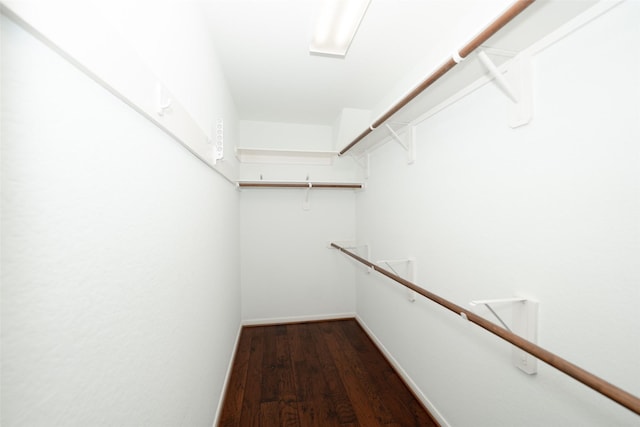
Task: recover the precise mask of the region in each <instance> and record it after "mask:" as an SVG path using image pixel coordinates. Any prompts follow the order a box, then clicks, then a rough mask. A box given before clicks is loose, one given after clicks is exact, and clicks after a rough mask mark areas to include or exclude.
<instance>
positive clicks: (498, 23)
mask: <svg viewBox="0 0 640 427" xmlns="http://www.w3.org/2000/svg"><path fill="white" fill-rule="evenodd" d="M534 1H535V0H518V1H517V2H516V3H515V4H513V5H512V6H511V7H510V8H509V9H507V11H506V12H504V13H503V14H502V15H500V16H499V17H498V18H497V19H496V20H495V21H493V22H492V23H491V24H490V25H489V26H488V27H487V28H485V29H484V31H482V32H481V33H480V34H478V35H477V36H476V37H475V38H474V39H473V40H471V41H470V42H469V43H468V44H467V45H466V46H465V47H463V48H462V49H460V51H459V52H458V55H459V56H460V58H459V59H458V60H457V61H456V59H454V58H450V59H449V60H448V61H447V62H446V63H444V64H443V65H441V66H440V68H438V69H437V70H436V71H434V72H433V73H432V74H431V75H430V76H429V77H427V78H426V79H425V80H423V81H422V83H420V84H419V85H418V86H416V88H415V89H413V90H412V91H411V92H409V93H408V94H407V95H405V96H404V97H403V98H402V99H401V100H400V101H398V102H397V103H396V104H394V105H393V106H392V107H391V108H390V109H389V110H387V112H385V113H384V114H383V115H382V116H381V117H380V118H379V119H378V120H376V121H375V122H374V123H373V124H372V125H371V126H370V127H369V128H367V129H365V130H364V131H363V132H362V133H361V134H360V135H358V136H357V137H356V138H355V139H354V140H353V141H351V142H350V143H349V145H347V146H346V147H344V148H343V149H342V150H340V152H339V153H338V155H339V156H342V155H343V154H345V153H346V152H347V151H349V150H350V149H351V148H353V146H354V145H356V144H357V143H359V142H360V141H362V140H363V139H364V138H365V137H366V136H367V135H369V134H370V133H371V132H373V130H374V129H375V128H377V127H378V126H380V125H381V124H383V123H384V122H386V121H387V120H388V119H389V118H390V117H391V116H393V115H394V114H395V113H397V112H398V111H399V110H400V109H401V108H402V107H404V106H405V105H407V104H408V103H409V102H411V101H412V100H413V99H414V98H415V97H416V96H418V95H420V94H421V93H422V92H423V91H424V90H426V89H427V88H428V87H429V86H431V85H432V84H433V83H435V82H436V81H437V80H438V79H439V78H440V77H442V76H444V75H445V74H446V73H447V72H448V71H449V70H451V69H452V68H453V67H455V66H456V64H457V63H458V62H459V61H460V59H464V58H466V57H467V56H468V55H469V54H470V53H471V52H473V51H474V50H475V49H476V48H478V47H479V46H480V45H481V44H482V43H484V42H486V41H487V40H488V39H489V38H490V37H491V36H493V35H494V34H495V33H497V32H498V30H500V29H501V28H502V27H504V26H505V25H506V24H508V23H509V21H511V20H512V19H513V18H515V17H516V16H518V14H520V12H522V11H523V10H525V9H526V8H527V7H528V6H529V5H531V4H532V3H533V2H534Z"/></svg>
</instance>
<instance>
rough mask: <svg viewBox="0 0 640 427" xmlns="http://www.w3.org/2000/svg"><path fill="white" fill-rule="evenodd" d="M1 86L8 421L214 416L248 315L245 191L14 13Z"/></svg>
mask: <svg viewBox="0 0 640 427" xmlns="http://www.w3.org/2000/svg"><path fill="white" fill-rule="evenodd" d="M76 18H78V19H79V18H80V17H76ZM194 25H197V24H196V23H194ZM87 37H88V35H87ZM201 53H203V52H201ZM164 54H165V55H168V56H171V54H172V53H171V51H165V52H164ZM178 65H179V64H176V65H175V66H176V67H177V66H178ZM180 66H181V67H183V68H182V69H181V71H176V72H182V73H183V78H185V79H189V78H198V79H200V78H208V79H214V76H213V75H209V76H208V77H207V76H203V75H202V74H198V75H197V77H193V76H191V75H190V70H191V69H192V68H190V67H188V66H185V64H182V65H180ZM201 83H202V87H205V88H208V90H209V89H211V88H216V89H217V90H219V91H222V90H224V88H223V87H217V86H216V85H217V84H219V83H216V81H213V82H212V81H206V82H205V81H202V82H201ZM1 87H2V239H1V243H2V245H1V246H2V262H1V267H2V384H1V386H2V387H1V388H2V408H1V409H2V420H1V422H2V425H3V426H25V425H28V426H45V425H46V426H51V425H60V426H62V425H64V426H74V425H77V426H88V425H91V426H106V425H121V426H140V425H153V426H177V425H185V426H210V425H211V424H212V423H213V420H214V416H215V413H216V410H217V406H216V404H217V402H218V401H219V399H220V396H221V393H222V387H223V383H224V378H225V375H226V372H227V366H228V363H229V360H230V358H231V353H232V350H233V345H234V341H235V339H236V334H237V332H238V327H239V323H240V291H239V270H238V265H239V260H238V255H239V245H238V193H237V191H236V190H235V188H234V187H233V186H231V185H229V183H228V182H226V181H225V180H224V179H223V178H222V177H221V176H219V175H218V174H216V173H214V172H213V171H212V170H211V169H210V168H209V167H207V166H206V165H205V164H204V163H202V162H201V161H199V160H197V159H196V158H195V157H194V156H192V155H191V154H190V153H189V152H188V151H186V150H185V149H184V148H183V147H181V146H180V145H178V144H176V142H175V141H174V140H173V139H171V138H169V137H168V136H167V135H166V134H165V133H164V132H162V131H160V130H159V129H158V128H157V127H155V126H154V125H152V124H151V123H150V122H148V121H147V120H146V119H143V118H142V116H140V115H139V114H138V113H136V112H134V111H133V110H131V109H130V108H129V107H127V106H126V105H125V104H123V103H122V102H121V101H119V100H117V99H116V98H114V97H113V96H112V95H111V94H110V93H108V92H107V91H105V90H104V89H103V88H102V87H100V86H98V85H97V84H96V83H95V82H93V81H92V80H90V79H88V78H87V77H86V76H85V75H84V74H82V73H81V72H80V71H78V70H77V69H76V68H74V67H73V66H71V65H70V64H69V63H68V62H66V61H65V60H63V59H62V58H61V57H60V56H58V55H57V54H55V53H54V52H53V51H51V50H50V49H48V48H47V47H45V46H44V45H43V44H41V43H40V42H38V41H36V40H35V39H34V38H33V37H31V36H30V35H29V34H27V33H26V32H24V31H23V30H22V29H20V28H18V27H17V26H15V25H14V24H13V23H12V22H11V21H8V20H6V19H3V21H2V85H1ZM181 90H182V89H181ZM186 92H187V89H184V93H186ZM206 95H207V93H201V94H199V96H200V97H202V98H205V99H211V100H213V99H214V96H215V94H214V93H211V94H210V95H211V96H209V97H207V96H206ZM213 102H214V101H211V104H209V105H198V106H195V105H190V103H189V101H188V100H183V104H184V105H186V106H187V107H188V108H189V109H190V110H191V111H193V112H194V115H195V116H196V117H200V118H202V117H205V116H207V115H213V114H214V110H215V108H216V106H215V105H213ZM224 108H225V111H226V113H228V114H231V115H232V114H233V105H230V104H227V105H225V106H224Z"/></svg>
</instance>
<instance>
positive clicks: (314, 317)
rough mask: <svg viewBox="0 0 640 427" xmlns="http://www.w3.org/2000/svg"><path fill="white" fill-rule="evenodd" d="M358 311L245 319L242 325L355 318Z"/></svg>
mask: <svg viewBox="0 0 640 427" xmlns="http://www.w3.org/2000/svg"><path fill="white" fill-rule="evenodd" d="M355 317H356V313H353V312H349V313H334V314H312V315H310V316H289V317H265V318H262V319H244V320H243V321H242V326H259V325H280V324H285V323H300V322H320V321H323V320H338V319H354V318H355Z"/></svg>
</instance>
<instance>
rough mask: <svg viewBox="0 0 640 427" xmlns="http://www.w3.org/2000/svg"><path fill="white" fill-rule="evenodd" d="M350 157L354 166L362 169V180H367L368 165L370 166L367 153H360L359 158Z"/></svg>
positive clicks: (369, 157) (368, 173)
mask: <svg viewBox="0 0 640 427" xmlns="http://www.w3.org/2000/svg"><path fill="white" fill-rule="evenodd" d="M352 157H353V161H355V162H356V164H357V165H358V166H360V167H361V168H362V174H363V176H364V179H369V175H370V165H371V163H370V159H371V156H370V154H369V153H368V152H365V153H362V154H361V155H360V156H352Z"/></svg>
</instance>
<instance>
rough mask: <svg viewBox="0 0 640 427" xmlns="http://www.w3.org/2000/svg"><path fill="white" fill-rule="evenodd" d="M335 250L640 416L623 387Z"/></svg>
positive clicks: (639, 407) (639, 408)
mask: <svg viewBox="0 0 640 427" xmlns="http://www.w3.org/2000/svg"><path fill="white" fill-rule="evenodd" d="M331 246H332V247H334V248H336V249H338V250H339V251H340V252H343V253H345V254H347V255H349V256H350V257H351V258H353V259H355V260H356V261H359V262H361V263H362V264H364V265H366V266H367V267H369V268H371V269H373V270H375V271H377V272H378V273H380V274H382V275H384V276H387V277H388V278H389V279H391V280H394V281H396V282H398V283H400V284H401V285H403V286H406V287H407V288H409V289H411V290H412V291H414V292H416V293H419V294H420V295H422V296H424V297H426V298H428V299H430V300H431V301H433V302H435V303H437V304H439V305H441V306H443V307H444V308H446V309H448V310H451V311H452V312H454V313H455V314H457V315H459V316H464V317H466V318H467V319H468V320H469V321H470V322H472V323H475V324H476V325H478V326H480V327H481V328H483V329H485V330H487V331H489V332H491V333H492V334H494V335H497V336H498V337H500V338H502V339H503V340H505V341H508V342H510V343H511V344H513V345H515V346H516V347H518V348H520V349H522V350H524V351H526V352H527V353H529V354H531V355H532V356H534V357H536V358H538V359H539V360H541V361H543V362H545V363H547V364H548V365H551V366H553V367H554V368H556V369H558V370H559V371H561V372H564V373H565V374H567V375H569V376H570V377H572V378H574V379H576V380H578V381H580V382H581V383H582V384H584V385H586V386H587V387H591V388H592V389H593V390H595V391H597V392H598V393H600V394H602V395H604V396H607V397H608V398H609V399H611V400H613V401H615V402H617V403H619V404H620V405H622V406H624V407H625V408H627V409H630V410H631V411H633V412H635V413H636V414H638V415H640V399H639V398H637V397H636V396H634V395H632V394H631V393H628V392H626V391H624V390H622V389H621V388H619V387H616V386H615V385H613V384H611V383H609V382H607V381H605V380H603V379H602V378H599V377H597V376H595V375H593V374H592V373H590V372H588V371H585V370H584V369H582V368H580V367H578V366H576V365H574V364H573V363H571V362H569V361H567V360H565V359H563V358H561V357H560V356H557V355H555V354H553V353H551V352H550V351H547V350H545V349H544V348H542V347H540V346H539V345H537V344H534V343H532V342H531V341H528V340H525V339H524V338H522V337H520V336H518V335H516V334H514V333H513V332H509V331H508V330H506V329H504V328H502V327H500V326H498V325H496V324H495V323H492V322H490V321H488V320H486V319H485V318H484V317H481V316H478V315H477V314H475V313H473V312H472V311H469V310H467V309H465V308H463V307H460V306H459V305H456V304H454V303H452V302H451V301H449V300H446V299H444V298H442V297H440V296H438V295H436V294H434V293H431V292H429V291H427V290H426V289H423V288H421V287H420V286H418V285H416V284H415V283H412V282H410V281H408V280H405V279H403V278H402V277H400V276H398V275H396V274H393V273H391V272H390V271H387V270H385V269H384V268H381V267H378V266H377V265H375V264H373V263H371V262H369V261H367V260H366V259H364V258H362V257H360V256H358V255H356V254H354V253H353V252H350V251H348V250H346V249H345V248H343V247H341V246H339V245H336V244H335V243H331Z"/></svg>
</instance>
